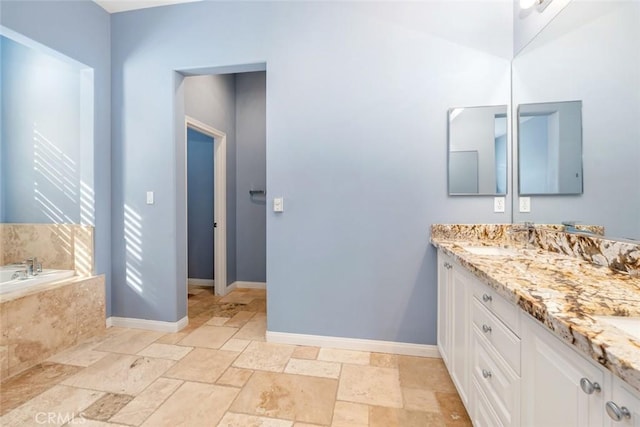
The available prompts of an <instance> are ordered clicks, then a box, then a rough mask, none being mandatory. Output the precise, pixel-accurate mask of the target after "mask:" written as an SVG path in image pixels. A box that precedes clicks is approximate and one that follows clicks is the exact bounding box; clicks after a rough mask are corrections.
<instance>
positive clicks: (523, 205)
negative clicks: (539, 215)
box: [518, 197, 531, 212]
mask: <svg viewBox="0 0 640 427" xmlns="http://www.w3.org/2000/svg"><path fill="white" fill-rule="evenodd" d="M518 200H519V202H520V212H531V197H520V198H519V199H518Z"/></svg>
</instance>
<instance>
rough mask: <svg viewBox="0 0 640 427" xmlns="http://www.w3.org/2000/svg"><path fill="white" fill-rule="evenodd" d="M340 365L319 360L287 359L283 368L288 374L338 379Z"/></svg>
mask: <svg viewBox="0 0 640 427" xmlns="http://www.w3.org/2000/svg"><path fill="white" fill-rule="evenodd" d="M340 367H341V366H340V364H339V363H336V362H323V361H320V360H306V359H289V363H287V366H286V367H285V368H284V371H285V372H286V373H288V374H298V375H310V376H312V377H324V378H338V376H340Z"/></svg>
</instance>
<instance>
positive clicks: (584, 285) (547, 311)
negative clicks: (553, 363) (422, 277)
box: [431, 224, 640, 390]
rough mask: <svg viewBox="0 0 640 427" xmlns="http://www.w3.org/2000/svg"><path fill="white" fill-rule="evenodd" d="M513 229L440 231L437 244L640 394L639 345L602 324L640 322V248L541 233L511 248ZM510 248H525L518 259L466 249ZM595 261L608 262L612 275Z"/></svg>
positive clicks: (442, 228) (436, 232) (443, 228)
mask: <svg viewBox="0 0 640 427" xmlns="http://www.w3.org/2000/svg"><path fill="white" fill-rule="evenodd" d="M515 226H516V227H517V226H518V225H517V224H516V225H515ZM508 227H510V226H509V225H505V226H502V225H489V226H487V227H486V228H484V227H483V226H482V225H434V226H432V231H433V233H432V236H431V242H432V244H433V245H434V246H436V247H437V248H439V249H441V250H443V251H444V252H445V253H446V254H448V255H450V256H452V257H454V258H455V259H456V260H457V261H458V262H459V263H460V264H461V265H463V266H464V267H465V268H467V269H468V270H469V271H471V272H472V273H473V274H474V275H476V276H477V277H478V278H479V279H480V280H481V281H482V282H483V283H485V284H487V285H488V286H490V287H491V288H493V289H495V290H496V292H498V293H499V294H500V295H502V296H503V297H505V298H506V299H507V300H509V301H511V302H513V303H514V304H516V305H517V306H519V307H520V308H521V309H522V310H523V311H525V312H526V313H528V314H530V315H531V316H533V317H534V318H535V319H537V320H538V321H540V322H541V323H542V324H544V325H545V326H546V327H547V328H549V330H550V331H552V333H554V334H555V335H556V336H557V337H558V338H560V339H562V340H563V341H565V342H566V343H567V344H568V345H570V346H573V347H574V348H576V349H577V350H578V351H580V352H581V353H583V354H584V355H585V356H587V357H590V358H591V359H593V360H595V361H597V362H598V363H600V364H601V365H602V366H604V367H606V368H607V369H609V370H610V371H611V372H613V373H614V374H615V375H616V376H618V377H620V378H621V379H623V380H624V381H626V382H627V383H628V384H630V385H632V386H633V387H635V388H636V389H638V390H640V354H639V353H638V348H639V347H640V342H639V341H638V340H637V339H635V338H634V337H632V336H630V335H628V334H626V333H623V332H621V331H620V330H618V329H616V328H614V327H612V326H610V325H608V324H606V323H603V322H602V321H599V320H598V318H597V316H640V277H638V276H637V275H636V274H635V273H634V272H633V271H634V270H633V269H637V267H638V252H639V248H638V245H632V244H631V245H630V244H628V243H624V244H622V243H623V242H613V241H609V240H607V239H604V238H601V237H597V236H589V235H583V234H580V235H575V236H574V235H569V236H560V237H559V239H558V240H555V242H556V243H553V239H554V238H555V237H557V236H558V235H559V234H561V233H559V232H555V231H554V232H550V233H548V234H549V235H551V237H550V239H551V240H552V241H551V242H549V241H545V240H544V239H545V238H547V237H548V236H545V233H544V232H539V230H536V234H535V236H536V242H535V244H534V245H530V246H529V248H524V246H522V245H519V244H514V243H513V242H509V240H508V238H506V236H508V235H509V233H506V230H507V229H508ZM455 230H461V234H460V235H456V234H455ZM543 231H544V230H543ZM564 234H566V233H564ZM476 236H477V237H476ZM482 236H487V239H484V238H482ZM505 242H508V243H505ZM576 242H577V243H576ZM617 243H621V245H620V246H617V245H616V244H617ZM505 244H507V245H512V246H514V247H516V248H519V249H518V251H517V255H505V256H482V255H474V254H472V253H470V252H469V251H466V250H465V249H464V247H465V246H466V245H505ZM554 244H555V245H557V246H553V245H554ZM608 245H610V246H608ZM625 245H629V246H625ZM621 247H622V248H625V249H623V250H622V252H621V253H619V254H618V255H617V256H612V255H611V254H610V253H607V250H611V249H612V248H615V249H616V250H620V249H619V248H621ZM547 248H552V249H551V250H546V249H547ZM559 248H561V249H559ZM584 250H586V252H585V253H582V251H584ZM564 251H567V252H570V255H571V256H568V255H567V254H565V253H564ZM572 251H574V252H572ZM593 259H596V260H602V259H606V260H607V262H606V265H608V266H609V268H607V267H604V266H602V265H599V264H596V263H594V262H592V260H593ZM602 263H603V264H605V263H604V262H602ZM629 272H632V274H629Z"/></svg>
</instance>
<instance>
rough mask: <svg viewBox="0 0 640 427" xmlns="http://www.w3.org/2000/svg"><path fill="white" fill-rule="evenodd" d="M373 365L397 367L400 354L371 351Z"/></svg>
mask: <svg viewBox="0 0 640 427" xmlns="http://www.w3.org/2000/svg"><path fill="white" fill-rule="evenodd" d="M371 366H378V367H380V368H397V367H398V355H396V354H386V353H371Z"/></svg>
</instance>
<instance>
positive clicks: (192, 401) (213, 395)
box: [142, 382, 238, 427]
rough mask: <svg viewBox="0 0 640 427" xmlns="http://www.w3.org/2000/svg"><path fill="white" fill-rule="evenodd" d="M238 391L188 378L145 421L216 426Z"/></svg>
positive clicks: (150, 426)
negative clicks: (191, 380)
mask: <svg viewBox="0 0 640 427" xmlns="http://www.w3.org/2000/svg"><path fill="white" fill-rule="evenodd" d="M237 395H238V389H237V388H233V387H223V386H219V385H213V384H203V383H195V382H185V383H184V384H182V385H181V386H180V387H179V388H178V390H176V391H175V392H174V393H173V394H172V395H171V396H169V398H168V399H167V400H166V401H165V402H164V403H163V404H162V405H160V407H159V408H158V410H156V411H155V412H154V413H153V414H152V415H151V416H150V417H149V418H147V420H146V421H145V422H144V423H143V424H142V425H143V426H144V427H164V426H166V427H179V426H184V427H195V426H215V425H217V424H218V422H219V421H220V420H221V419H222V417H223V416H224V414H225V412H226V411H227V409H229V406H230V405H231V402H233V400H234V399H235V398H236V396H237ZM187 408H188V409H187Z"/></svg>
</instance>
